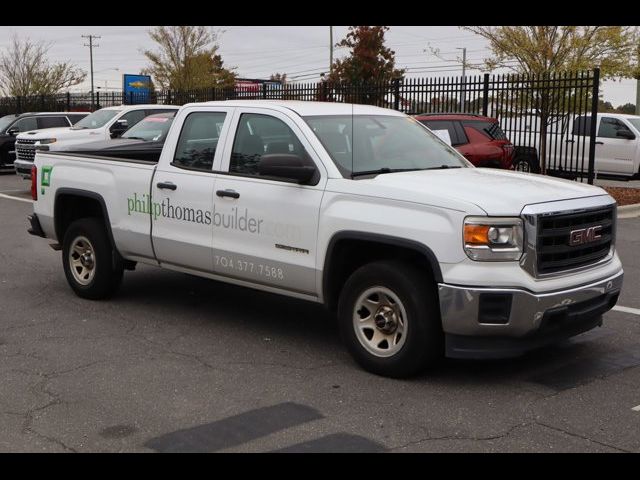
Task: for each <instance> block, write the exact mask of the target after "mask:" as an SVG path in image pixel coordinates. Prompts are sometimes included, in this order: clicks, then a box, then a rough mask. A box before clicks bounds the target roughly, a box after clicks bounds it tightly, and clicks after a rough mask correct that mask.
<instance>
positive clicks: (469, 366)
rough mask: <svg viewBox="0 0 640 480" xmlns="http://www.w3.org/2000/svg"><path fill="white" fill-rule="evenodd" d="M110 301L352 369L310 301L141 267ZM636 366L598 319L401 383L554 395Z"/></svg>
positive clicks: (327, 318) (633, 352)
mask: <svg viewBox="0 0 640 480" xmlns="http://www.w3.org/2000/svg"><path fill="white" fill-rule="evenodd" d="M115 300H116V301H118V302H119V303H120V302H122V303H125V304H131V306H132V307H133V306H134V305H137V306H138V308H139V307H140V306H141V305H149V306H152V308H153V309H154V310H161V311H163V312H167V313H169V314H171V318H172V319H175V318H179V319H180V321H181V322H185V323H189V322H195V321H198V322H202V318H205V319H206V321H207V322H211V323H212V324H215V325H216V326H219V327H220V328H227V327H228V328H238V326H241V327H242V328H246V329H247V331H255V332H260V334H261V335H265V336H268V337H271V338H274V339H275V338H278V339H279V340H280V341H281V343H283V344H287V345H300V344H304V345H305V346H306V347H308V348H311V349H312V350H314V351H315V356H319V357H322V356H326V358H327V359H328V360H329V359H330V360H332V361H336V362H338V363H339V364H342V366H344V367H345V368H356V369H357V368H358V367H357V366H356V365H355V363H354V362H353V361H352V360H351V359H350V357H349V356H348V354H347V353H346V351H345V349H344V348H343V346H342V344H341V342H340V338H339V334H338V327H337V322H336V320H335V318H334V316H333V315H332V314H330V313H329V312H328V311H327V310H326V309H325V308H324V307H323V306H322V305H319V304H315V303H312V302H307V301H303V300H298V299H295V298H289V297H284V296H281V295H276V294H271V293H266V292H261V291H257V290H253V289H249V288H245V287H240V286H235V285H231V284H227V283H222V282H217V281H214V280H209V279H204V278H200V277H195V276H191V275H184V274H180V273H175V272H168V271H163V270H159V269H154V268H145V267H143V268H140V269H139V271H136V272H133V273H128V274H127V275H125V280H124V285H123V288H122V289H121V290H120V292H119V293H118V295H117V297H116V298H115ZM173 313H175V314H173ZM172 321H174V320H172ZM636 365H640V346H635V345H631V344H629V345H626V346H623V345H621V344H620V343H619V341H618V339H617V336H616V335H614V331H613V330H612V329H611V328H610V327H607V321H606V317H605V323H604V327H602V328H596V329H594V330H592V331H590V332H587V333H584V334H582V335H579V336H577V337H574V338H573V339H569V340H565V341H563V342H560V343H558V344H555V345H552V346H549V347H545V348H542V349H539V350H535V351H532V352H530V353H528V354H526V355H525V356H522V357H518V358H514V359H503V360H481V361H478V360H453V359H443V360H442V361H441V362H440V363H439V364H438V365H437V366H436V367H434V368H432V369H430V370H429V371H427V372H425V373H424V374H423V375H420V376H419V377H416V378H413V379H409V380H405V381H409V382H429V383H433V382H436V383H440V384H460V383H465V384H478V385H480V384H486V383H494V384H495V383H502V382H509V381H515V380H517V381H526V382H531V383H534V384H538V385H541V386H543V387H546V388H550V389H553V390H557V391H559V390H564V389H567V388H572V387H575V386H577V385H581V384H584V383H588V382H589V381H592V380H594V379H596V378H599V377H604V376H608V375H611V374H614V373H616V372H619V371H621V370H623V369H625V368H628V367H632V366H636ZM390 381H392V380H390Z"/></svg>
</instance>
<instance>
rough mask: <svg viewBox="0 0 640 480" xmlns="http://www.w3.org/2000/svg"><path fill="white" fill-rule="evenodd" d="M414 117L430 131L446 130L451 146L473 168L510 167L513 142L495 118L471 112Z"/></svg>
mask: <svg viewBox="0 0 640 480" xmlns="http://www.w3.org/2000/svg"><path fill="white" fill-rule="evenodd" d="M415 118H416V120H418V121H419V122H420V123H422V124H423V125H425V126H426V127H428V128H429V129H430V130H446V131H447V132H448V136H449V138H450V139H451V146H452V147H454V148H456V149H457V150H458V151H459V152H460V153H462V155H464V156H465V158H466V159H467V160H469V161H470V162H471V163H473V164H474V165H475V166H476V167H491V168H505V169H512V168H513V166H512V164H511V163H512V160H513V152H514V148H513V144H512V143H511V142H510V141H509V139H508V138H507V136H506V135H505V134H504V132H503V131H502V129H501V128H500V124H499V123H498V120H496V119H495V118H491V117H482V116H480V115H473V114H470V113H437V114H435V113H434V114H431V113H426V114H421V115H416V116H415Z"/></svg>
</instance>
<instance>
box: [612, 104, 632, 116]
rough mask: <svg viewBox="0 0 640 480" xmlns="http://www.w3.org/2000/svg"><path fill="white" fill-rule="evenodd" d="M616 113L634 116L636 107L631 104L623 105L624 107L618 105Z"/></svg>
mask: <svg viewBox="0 0 640 480" xmlns="http://www.w3.org/2000/svg"><path fill="white" fill-rule="evenodd" d="M615 111H616V112H618V113H626V114H628V115H635V113H636V106H635V104H633V103H625V104H624V105H619V106H618V107H617V108H616V110H615Z"/></svg>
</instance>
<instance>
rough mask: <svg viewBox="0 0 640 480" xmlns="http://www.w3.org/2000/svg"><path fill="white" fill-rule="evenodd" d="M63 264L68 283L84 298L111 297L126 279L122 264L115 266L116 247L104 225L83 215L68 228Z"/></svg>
mask: <svg viewBox="0 0 640 480" xmlns="http://www.w3.org/2000/svg"><path fill="white" fill-rule="evenodd" d="M62 265H63V267H64V273H65V276H66V277H67V282H68V283H69V285H70V286H71V288H72V289H73V291H74V292H75V293H76V295H78V296H79V297H82V298H89V299H92V300H97V299H102V298H108V297H110V296H111V295H113V293H115V291H116V290H117V288H118V286H119V285H120V282H121V281H122V274H123V268H122V265H120V264H118V265H114V262H113V247H112V246H111V242H110V241H109V237H108V236H107V232H106V230H105V227H104V224H103V223H102V222H101V221H100V220H99V219H96V218H82V219H80V220H76V221H75V222H73V223H72V224H71V225H70V226H69V228H68V229H67V231H66V233H65V235H64V240H63V243H62Z"/></svg>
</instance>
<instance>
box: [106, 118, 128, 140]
mask: <svg viewBox="0 0 640 480" xmlns="http://www.w3.org/2000/svg"><path fill="white" fill-rule="evenodd" d="M128 128H129V122H128V121H127V120H124V119H122V120H116V123H114V124H113V125H111V128H110V131H111V138H115V137H119V136H120V135H122V134H123V133H124V132H126V131H127V129H128Z"/></svg>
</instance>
